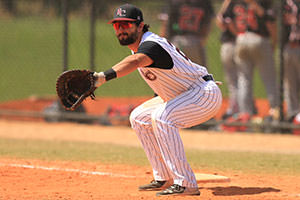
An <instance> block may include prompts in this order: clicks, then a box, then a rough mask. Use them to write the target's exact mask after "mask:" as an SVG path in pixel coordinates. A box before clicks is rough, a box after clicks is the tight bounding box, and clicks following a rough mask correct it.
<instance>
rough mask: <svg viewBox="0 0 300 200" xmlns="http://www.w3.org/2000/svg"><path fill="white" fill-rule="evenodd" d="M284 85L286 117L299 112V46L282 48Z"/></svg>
mask: <svg viewBox="0 0 300 200" xmlns="http://www.w3.org/2000/svg"><path fill="white" fill-rule="evenodd" d="M283 55H284V70H285V71H284V87H285V91H284V94H285V100H286V104H287V118H290V117H292V116H294V115H296V114H297V113H299V112H300V97H299V94H300V46H297V47H292V46H290V45H286V46H285V48H284V54H283Z"/></svg>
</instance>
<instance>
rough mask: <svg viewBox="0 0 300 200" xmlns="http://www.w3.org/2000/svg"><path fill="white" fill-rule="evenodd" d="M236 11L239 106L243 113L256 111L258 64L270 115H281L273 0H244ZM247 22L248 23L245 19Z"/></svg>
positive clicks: (274, 117) (276, 117)
mask: <svg viewBox="0 0 300 200" xmlns="http://www.w3.org/2000/svg"><path fill="white" fill-rule="evenodd" d="M243 1H244V2H243V3H244V6H240V7H239V8H238V9H236V10H235V12H237V15H238V16H237V18H238V19H237V20H239V21H240V22H238V23H237V31H238V33H237V34H238V36H237V39H236V47H235V61H236V63H237V65H238V67H239V75H238V85H239V100H238V101H239V108H240V112H242V113H249V114H252V113H253V106H252V101H253V91H252V90H253V89H252V87H253V73H254V67H257V68H258V71H259V73H260V76H261V78H262V80H263V82H264V85H265V88H266V92H267V97H268V100H269V105H270V107H271V108H270V110H269V117H271V118H270V119H272V120H277V119H278V117H279V109H278V107H279V102H278V94H277V93H278V88H277V87H278V86H277V81H276V71H275V64H274V56H273V54H274V52H273V51H274V48H275V44H276V22H275V14H274V10H273V9H272V2H271V1H270V0H260V1H257V0H243ZM245 22H246V23H245Z"/></svg>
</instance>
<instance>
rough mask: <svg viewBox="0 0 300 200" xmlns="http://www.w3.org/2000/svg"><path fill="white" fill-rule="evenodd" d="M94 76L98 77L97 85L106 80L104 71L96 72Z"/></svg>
mask: <svg viewBox="0 0 300 200" xmlns="http://www.w3.org/2000/svg"><path fill="white" fill-rule="evenodd" d="M93 76H94V77H96V78H97V79H96V81H95V87H100V86H101V85H102V84H103V83H105V81H106V80H105V75H104V72H95V73H94V74H93Z"/></svg>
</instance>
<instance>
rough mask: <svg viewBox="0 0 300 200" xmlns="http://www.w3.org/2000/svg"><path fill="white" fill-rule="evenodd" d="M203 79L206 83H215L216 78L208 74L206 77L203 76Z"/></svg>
mask: <svg viewBox="0 0 300 200" xmlns="http://www.w3.org/2000/svg"><path fill="white" fill-rule="evenodd" d="M202 78H203V80H205V81H214V77H213V76H212V75H211V74H207V75H205V76H202Z"/></svg>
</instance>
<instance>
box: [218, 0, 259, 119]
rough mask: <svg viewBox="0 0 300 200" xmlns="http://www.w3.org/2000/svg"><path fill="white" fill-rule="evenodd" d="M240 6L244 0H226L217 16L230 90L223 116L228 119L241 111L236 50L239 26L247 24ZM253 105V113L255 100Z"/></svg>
mask: <svg viewBox="0 0 300 200" xmlns="http://www.w3.org/2000/svg"><path fill="white" fill-rule="evenodd" d="M240 8H245V3H244V1H243V0H224V2H223V4H222V6H221V8H220V10H219V12H218V14H217V17H216V24H217V26H218V27H219V28H220V29H221V31H222V32H221V38H220V40H221V48H220V56H221V62H222V65H223V67H224V72H225V79H226V82H227V85H228V92H229V93H228V94H229V105H228V108H227V110H226V112H225V114H224V115H223V116H222V118H223V119H227V118H229V117H231V116H233V115H234V114H237V113H239V111H240V110H239V105H238V94H239V91H238V71H239V68H238V66H237V64H236V62H235V60H234V55H235V54H234V52H235V46H236V44H235V41H236V37H237V35H238V26H241V25H244V26H246V25H247V24H246V21H242V20H240V16H241V15H240V14H239V12H238V10H239V9H240ZM251 106H252V108H253V109H252V110H251V114H256V112H257V110H256V108H255V105H254V100H253V101H252V105H251Z"/></svg>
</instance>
